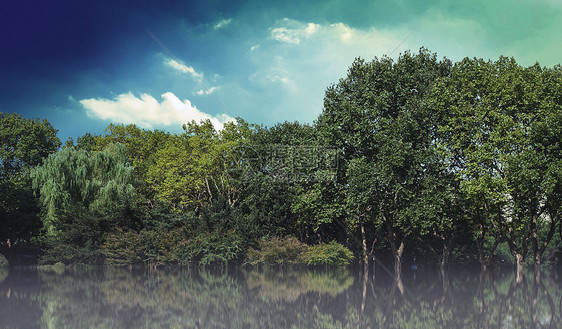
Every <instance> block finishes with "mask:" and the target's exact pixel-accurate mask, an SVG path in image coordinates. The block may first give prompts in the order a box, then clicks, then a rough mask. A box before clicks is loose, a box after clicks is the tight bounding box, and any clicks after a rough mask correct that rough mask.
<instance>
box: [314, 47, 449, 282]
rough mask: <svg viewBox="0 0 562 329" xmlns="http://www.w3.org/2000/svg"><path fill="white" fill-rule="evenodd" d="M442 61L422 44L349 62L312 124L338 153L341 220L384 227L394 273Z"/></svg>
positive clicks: (422, 176)
mask: <svg viewBox="0 0 562 329" xmlns="http://www.w3.org/2000/svg"><path fill="white" fill-rule="evenodd" d="M450 66H451V63H450V61H448V60H442V61H438V60H437V59H436V56H435V55H434V54H431V53H429V52H428V51H427V50H425V49H421V50H420V52H419V53H418V54H410V53H408V52H407V53H405V54H402V55H401V56H400V57H399V58H398V60H397V61H396V62H394V61H393V60H392V59H391V58H388V57H383V58H382V59H377V58H375V59H374V60H373V61H371V62H365V61H364V60H361V59H357V60H356V61H355V62H354V63H353V64H352V66H351V67H350V68H349V70H348V75H347V77H346V78H344V79H341V80H340V81H339V83H338V84H337V85H333V86H330V87H329V88H328V90H327V91H326V96H325V99H324V110H323V112H322V114H321V115H320V117H319V119H318V122H317V127H318V129H319V131H320V134H321V136H322V140H323V142H324V143H325V144H326V145H331V146H334V147H336V148H337V149H338V150H339V151H340V152H341V157H340V159H341V161H340V168H339V169H340V170H341V172H342V174H341V175H339V176H338V179H339V184H340V186H341V191H342V192H343V193H345V194H346V198H347V199H348V200H350V202H348V204H349V207H348V210H347V211H348V217H359V218H363V219H361V220H359V223H362V222H364V221H366V220H369V221H371V222H378V223H380V224H381V225H382V226H383V227H384V229H385V230H386V239H387V241H388V242H389V244H390V246H391V249H392V254H393V256H394V262H395V273H396V276H397V278H399V277H400V269H401V262H402V253H403V250H404V238H405V237H406V236H407V235H409V234H410V233H411V232H412V229H413V228H414V226H413V225H412V220H413V218H412V216H413V209H414V207H415V204H416V197H417V196H418V195H419V191H420V189H421V186H422V185H423V184H424V182H425V181H426V179H427V175H428V172H427V171H426V170H425V167H426V166H427V165H428V163H429V162H431V161H433V158H432V155H433V151H432V142H433V141H432V139H431V134H430V133H429V132H430V128H431V126H432V124H433V123H432V122H431V121H430V120H429V118H430V116H427V113H426V110H427V107H426V106H425V104H424V101H425V96H426V94H427V92H428V91H429V89H430V87H431V85H432V84H433V83H434V82H435V81H436V79H438V78H440V77H443V76H446V75H448V74H449V70H450ZM363 245H366V243H363ZM364 252H365V251H364Z"/></svg>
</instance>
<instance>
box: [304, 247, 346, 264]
mask: <svg viewBox="0 0 562 329" xmlns="http://www.w3.org/2000/svg"><path fill="white" fill-rule="evenodd" d="M352 260H353V253H352V252H351V250H349V249H347V248H346V247H345V246H343V245H342V244H340V243H337V242H336V241H332V242H330V243H321V244H318V245H315V246H310V247H308V249H307V251H306V252H305V253H304V255H303V261H304V262H305V263H306V264H308V265H348V264H349V263H351V261H352Z"/></svg>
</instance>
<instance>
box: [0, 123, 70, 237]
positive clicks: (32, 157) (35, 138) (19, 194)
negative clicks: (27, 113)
mask: <svg viewBox="0 0 562 329" xmlns="http://www.w3.org/2000/svg"><path fill="white" fill-rule="evenodd" d="M0 143H2V144H1V147H0V243H5V242H6V243H7V241H8V240H9V241H10V243H9V245H10V246H14V245H17V244H18V242H19V241H20V240H21V241H28V240H29V237H30V235H33V234H36V233H37V231H38V228H40V227H41V224H40V221H39V218H38V211H39V208H38V207H37V202H36V200H35V197H34V196H33V193H32V190H31V182H30V180H29V176H28V174H29V171H30V170H31V168H33V167H34V166H36V165H39V164H41V161H42V160H43V159H44V158H46V157H47V156H48V155H49V154H51V153H53V152H55V151H56V150H57V149H58V148H59V147H60V145H61V142H60V140H59V139H58V137H57V130H56V129H55V128H53V126H51V124H50V123H49V122H48V121H47V120H39V119H26V118H23V117H21V116H19V115H18V114H7V113H0Z"/></svg>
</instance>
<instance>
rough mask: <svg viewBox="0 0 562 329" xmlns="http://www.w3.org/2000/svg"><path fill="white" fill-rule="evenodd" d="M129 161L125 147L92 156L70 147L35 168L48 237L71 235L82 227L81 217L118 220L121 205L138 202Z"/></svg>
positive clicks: (116, 147) (113, 146)
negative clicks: (75, 226) (73, 227)
mask: <svg viewBox="0 0 562 329" xmlns="http://www.w3.org/2000/svg"><path fill="white" fill-rule="evenodd" d="M126 161H127V157H126V154H125V148H124V146H123V145H121V144H110V145H108V147H106V149H105V150H103V151H99V152H94V153H92V154H90V153H89V152H86V151H84V150H76V149H74V148H69V147H67V148H63V149H62V150H60V151H59V152H57V153H56V154H54V155H53V156H51V157H49V158H47V159H46V160H45V161H44V163H43V165H42V166H39V167H36V168H34V169H33V170H32V172H31V177H32V179H33V185H34V188H35V189H36V190H38V191H39V193H40V203H41V207H42V209H43V213H42V219H43V226H44V228H45V231H46V235H47V237H48V238H59V237H61V236H64V235H65V234H68V233H69V232H68V229H67V227H68V225H69V224H73V223H79V222H80V221H81V220H82V218H81V217H85V218H95V217H96V216H93V215H92V214H99V215H103V216H109V217H112V218H114V216H115V209H116V207H117V205H119V204H122V203H127V202H130V201H132V200H134V199H135V187H134V184H135V181H134V174H133V167H131V166H130V165H129V164H128V163H127V162H126ZM81 212H85V214H83V215H82V214H81ZM85 226H86V227H87V225H85ZM97 226H98V225H97V224H96V225H94V224H92V227H97ZM98 232H100V231H98ZM101 232H102V233H103V230H101ZM100 238H101V237H100ZM98 242H99V241H98Z"/></svg>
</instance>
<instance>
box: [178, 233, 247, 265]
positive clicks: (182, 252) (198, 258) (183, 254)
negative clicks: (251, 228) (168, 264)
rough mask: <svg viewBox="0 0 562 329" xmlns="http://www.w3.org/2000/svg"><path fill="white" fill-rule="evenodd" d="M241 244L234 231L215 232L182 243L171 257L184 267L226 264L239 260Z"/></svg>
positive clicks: (240, 239)
mask: <svg viewBox="0 0 562 329" xmlns="http://www.w3.org/2000/svg"><path fill="white" fill-rule="evenodd" d="M242 244H243V243H242V238H241V237H240V236H239V235H238V234H237V233H236V232H235V231H228V232H223V231H221V230H216V231H214V232H212V233H204V234H201V235H198V236H196V237H194V238H193V239H189V240H185V241H182V242H181V243H180V244H179V245H178V246H177V247H176V248H175V249H174V250H173V256H174V260H175V261H177V262H179V263H180V264H184V265H210V264H227V263H229V262H230V261H232V260H235V259H237V258H239V256H240V253H241V252H242V250H243V249H242Z"/></svg>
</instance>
